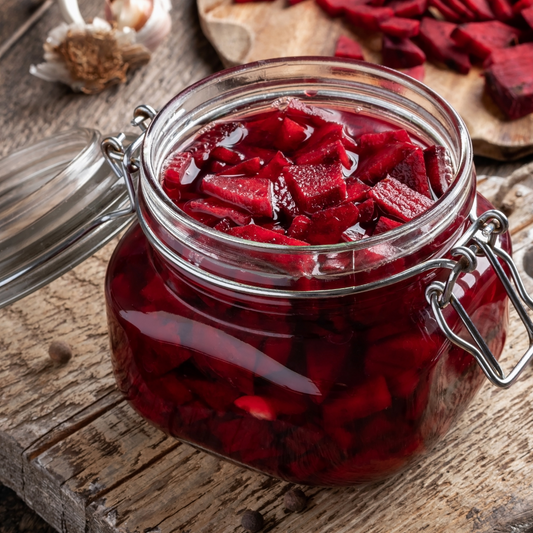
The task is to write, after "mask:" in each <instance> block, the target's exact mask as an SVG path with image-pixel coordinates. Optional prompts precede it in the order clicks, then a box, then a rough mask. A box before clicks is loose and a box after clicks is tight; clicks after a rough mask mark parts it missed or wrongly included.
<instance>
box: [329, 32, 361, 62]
mask: <svg viewBox="0 0 533 533" xmlns="http://www.w3.org/2000/svg"><path fill="white" fill-rule="evenodd" d="M335 57H346V58H348V59H359V60H363V59H364V56H363V49H362V48H361V45H360V44H359V43H358V42H357V41H354V40H353V39H350V38H349V37H346V35H341V36H340V37H339V40H338V41H337V46H336V47H335Z"/></svg>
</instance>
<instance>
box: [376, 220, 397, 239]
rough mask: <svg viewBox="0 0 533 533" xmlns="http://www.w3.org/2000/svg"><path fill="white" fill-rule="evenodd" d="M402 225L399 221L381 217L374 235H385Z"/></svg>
mask: <svg viewBox="0 0 533 533" xmlns="http://www.w3.org/2000/svg"><path fill="white" fill-rule="evenodd" d="M401 225H402V223H401V222H398V221H397V220H392V218H388V217H385V216H381V217H379V220H378V223H377V224H376V227H375V229H374V235H379V234H380V233H385V232H387V231H390V230H391V229H394V228H397V227H398V226H401Z"/></svg>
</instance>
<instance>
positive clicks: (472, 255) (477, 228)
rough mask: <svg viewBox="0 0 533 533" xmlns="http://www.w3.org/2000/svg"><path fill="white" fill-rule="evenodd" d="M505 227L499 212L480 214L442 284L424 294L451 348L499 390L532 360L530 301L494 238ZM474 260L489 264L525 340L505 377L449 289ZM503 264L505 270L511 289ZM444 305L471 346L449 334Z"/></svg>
mask: <svg viewBox="0 0 533 533" xmlns="http://www.w3.org/2000/svg"><path fill="white" fill-rule="evenodd" d="M508 227H509V223H508V220H507V217H506V216H505V215H504V214H503V213H501V212H500V211H496V210H491V211H487V212H485V213H483V214H482V215H481V216H480V217H479V218H478V219H477V220H475V221H474V224H473V227H472V228H471V230H470V231H469V240H468V242H466V243H465V245H462V246H458V247H456V248H454V249H453V250H452V255H453V256H456V257H459V259H458V260H457V262H456V264H455V267H454V268H453V269H452V271H451V272H450V275H449V277H448V280H447V281H446V283H442V282H438V281H436V282H433V283H432V284H431V285H430V286H429V287H428V288H427V290H426V299H427V301H428V303H429V304H430V305H431V308H432V309H433V313H434V315H435V318H436V320H437V323H438V324H439V326H440V328H441V330H442V331H443V333H444V335H445V336H446V337H447V338H448V340H450V341H451V342H452V343H453V344H455V345H456V346H459V347H460V348H462V349H463V350H466V351H467V352H469V353H470V354H472V355H473V356H474V358H475V359H476V360H477V362H478V363H479V365H480V366H481V368H482V370H483V372H484V373H485V375H486V376H487V378H488V379H489V380H490V381H491V382H492V383H493V384H494V385H497V386H498V387H503V388H507V387H509V386H511V385H512V384H513V383H514V382H515V381H516V380H517V379H518V377H519V376H520V374H521V372H522V370H524V368H525V366H526V365H527V364H528V363H529V361H530V360H531V358H532V357H533V323H532V322H531V319H530V317H529V315H528V313H527V309H526V307H524V305H523V304H525V306H527V307H528V308H529V309H533V300H532V299H531V297H530V296H529V295H528V294H527V292H526V289H525V287H524V284H523V282H522V280H521V279H520V274H519V273H518V269H517V268H516V265H515V264H514V262H513V260H512V258H511V257H510V256H509V254H507V253H506V252H505V251H504V250H502V249H501V248H500V247H499V245H498V236H499V235H501V234H503V233H505V232H506V231H507V230H508ZM478 256H485V257H486V258H487V259H488V260H489V262H490V264H491V266H492V268H493V270H494V271H495V273H496V275H497V276H498V278H499V279H500V281H501V283H502V284H503V286H504V288H505V291H506V292H507V294H508V296H509V299H510V300H511V302H512V304H513V305H514V307H515V309H516V310H517V312H518V315H519V316H520V319H521V320H522V322H523V324H524V326H525V328H526V331H527V333H528V336H529V348H528V349H527V351H526V353H525V354H524V355H523V356H522V358H521V359H520V361H519V362H518V364H517V365H516V366H515V367H514V368H513V369H512V371H511V372H509V374H507V375H505V373H504V371H503V370H502V368H501V366H500V364H499V363H498V361H497V360H496V357H495V356H494V354H493V353H492V352H491V350H490V348H489V347H488V345H487V343H486V342H485V340H484V339H483V337H482V336H481V334H480V333H479V331H478V329H477V328H476V326H475V325H474V323H473V322H472V320H471V318H470V317H469V315H468V313H467V312H466V310H465V309H464V307H463V306H462V305H461V303H460V302H459V299H458V298H457V297H456V296H455V295H454V294H453V288H454V286H455V284H456V282H457V280H458V278H459V277H460V276H461V275H462V274H465V273H467V272H472V271H473V270H475V269H476V267H477V257H478ZM503 264H505V265H506V266H507V267H508V269H509V272H510V277H511V279H512V281H513V282H514V286H513V283H512V282H511V279H510V278H509V276H508V275H507V273H506V271H505V269H504V267H503ZM448 305H451V306H452V307H453V309H454V310H455V311H456V312H457V314H458V316H459V318H460V319H461V321H462V322H463V324H464V325H465V327H466V329H467V330H468V332H469V333H470V335H471V337H472V339H473V340H474V343H475V345H474V344H472V343H470V342H467V341H466V340H464V339H462V338H461V337H459V336H458V335H457V334H456V333H454V332H453V331H452V330H451V328H450V327H449V325H448V323H447V322H446V319H445V318H444V315H443V312H442V310H443V309H444V308H445V307H446V306H448Z"/></svg>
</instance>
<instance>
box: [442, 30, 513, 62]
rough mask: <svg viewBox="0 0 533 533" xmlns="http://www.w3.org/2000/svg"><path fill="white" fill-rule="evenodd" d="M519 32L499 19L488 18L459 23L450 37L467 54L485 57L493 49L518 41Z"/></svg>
mask: <svg viewBox="0 0 533 533" xmlns="http://www.w3.org/2000/svg"><path fill="white" fill-rule="evenodd" d="M521 33H522V32H521V31H520V30H517V29H516V28H513V27H512V26H509V25H507V24H504V23H503V22H500V21H499V20H490V21H486V22H471V23H469V24H461V25H460V26H457V28H455V30H454V31H453V33H452V38H453V39H454V41H455V42H456V43H457V44H458V45H459V46H460V47H461V48H463V49H464V50H466V51H467V52H468V53H469V54H472V55H475V56H476V57H479V58H480V59H486V58H487V57H488V56H489V55H490V54H491V52H492V51H493V50H495V49H498V48H506V47H507V46H510V45H511V44H512V43H514V42H516V41H518V39H519V37H520V35H521Z"/></svg>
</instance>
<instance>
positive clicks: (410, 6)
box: [387, 0, 428, 18]
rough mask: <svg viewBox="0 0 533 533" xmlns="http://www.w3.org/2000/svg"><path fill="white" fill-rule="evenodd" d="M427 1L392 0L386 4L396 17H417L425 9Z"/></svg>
mask: <svg viewBox="0 0 533 533" xmlns="http://www.w3.org/2000/svg"><path fill="white" fill-rule="evenodd" d="M427 4H428V3H427V0H394V1H393V2H390V3H389V4H387V7H390V8H391V9H392V10H393V11H394V15H395V16H396V17H407V18H411V17H418V16H420V15H422V14H424V12H425V11H426V9H427Z"/></svg>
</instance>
